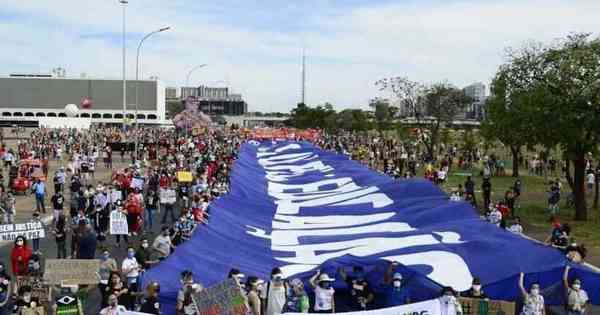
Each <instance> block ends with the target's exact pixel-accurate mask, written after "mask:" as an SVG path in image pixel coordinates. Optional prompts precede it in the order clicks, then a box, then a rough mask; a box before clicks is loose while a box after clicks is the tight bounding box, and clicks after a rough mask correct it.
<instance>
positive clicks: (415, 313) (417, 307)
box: [286, 299, 441, 315]
mask: <svg viewBox="0 0 600 315" xmlns="http://www.w3.org/2000/svg"><path fill="white" fill-rule="evenodd" d="M286 314H288V315H289V314H291V315H306V314H303V313H286ZM342 314H344V315H399V314H402V315H404V314H406V315H440V314H441V308H440V301H439V300H438V299H435V300H428V301H423V302H419V303H413V304H407V305H402V306H395V307H388V308H382V309H379V310H373V311H361V312H348V313H342Z"/></svg>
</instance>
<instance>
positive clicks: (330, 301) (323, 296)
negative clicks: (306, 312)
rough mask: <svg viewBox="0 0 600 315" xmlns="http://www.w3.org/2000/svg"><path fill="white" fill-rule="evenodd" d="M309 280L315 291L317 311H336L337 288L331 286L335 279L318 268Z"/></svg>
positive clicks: (315, 307) (315, 308)
mask: <svg viewBox="0 0 600 315" xmlns="http://www.w3.org/2000/svg"><path fill="white" fill-rule="evenodd" d="M309 281H310V284H311V286H312V287H313V289H314V291H315V306H314V310H315V313H335V298H334V294H335V290H334V289H333V288H332V287H331V284H332V283H333V282H334V281H335V280H334V279H332V278H329V275H328V274H326V273H321V271H320V270H317V273H316V274H315V275H314V276H312V277H311V278H310V280H309Z"/></svg>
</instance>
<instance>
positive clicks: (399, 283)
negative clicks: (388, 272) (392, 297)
mask: <svg viewBox="0 0 600 315" xmlns="http://www.w3.org/2000/svg"><path fill="white" fill-rule="evenodd" d="M400 286H402V282H401V281H398V280H396V281H394V288H399V287H400Z"/></svg>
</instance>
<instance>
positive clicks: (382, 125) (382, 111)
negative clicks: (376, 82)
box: [369, 98, 398, 131]
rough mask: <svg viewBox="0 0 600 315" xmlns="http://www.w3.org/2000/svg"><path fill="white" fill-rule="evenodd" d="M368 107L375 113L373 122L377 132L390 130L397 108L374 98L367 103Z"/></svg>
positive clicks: (383, 100) (386, 101)
mask: <svg viewBox="0 0 600 315" xmlns="http://www.w3.org/2000/svg"><path fill="white" fill-rule="evenodd" d="M369 107H371V108H372V109H373V111H374V112H375V122H376V123H377V129H378V130H379V131H382V130H387V129H390V128H391V125H392V122H393V120H394V116H395V114H396V112H397V110H398V109H397V108H396V107H393V106H391V105H390V103H389V101H388V100H386V99H381V98H374V99H372V100H371V101H370V102H369Z"/></svg>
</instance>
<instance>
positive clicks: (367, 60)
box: [0, 0, 600, 111]
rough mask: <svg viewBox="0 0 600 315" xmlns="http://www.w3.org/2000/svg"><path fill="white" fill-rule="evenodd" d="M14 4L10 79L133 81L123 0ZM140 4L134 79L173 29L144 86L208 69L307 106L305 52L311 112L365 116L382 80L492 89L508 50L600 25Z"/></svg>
mask: <svg viewBox="0 0 600 315" xmlns="http://www.w3.org/2000/svg"><path fill="white" fill-rule="evenodd" d="M5 2H7V3H4V5H3V7H2V8H0V40H2V42H3V53H2V54H0V72H3V73H4V74H8V73H10V72H28V71H39V72H47V71H49V69H51V68H52V67H56V66H63V67H64V68H66V69H67V71H68V74H69V75H74V76H78V75H79V74H80V73H82V72H85V73H87V74H88V76H92V77H94V76H97V77H113V78H119V77H120V76H121V18H122V16H121V7H120V5H119V4H118V1H117V0H115V1H108V0H106V1H104V0H103V1H94V0H86V1H83V0H82V1H72V0H55V1H22V0H6V1H5ZM129 2H130V4H129V5H128V8H127V29H128V42H127V54H128V55H127V56H128V57H127V68H128V71H127V73H128V76H129V77H133V76H134V74H135V69H134V66H135V48H136V46H137V43H138V41H139V39H140V38H141V37H142V36H143V34H145V33H147V32H150V31H152V30H155V29H158V28H160V27H163V26H165V25H170V26H172V30H170V31H168V32H164V33H161V34H158V35H155V37H153V38H152V39H149V40H148V41H146V42H145V43H144V46H143V54H142V77H145V78H147V77H149V76H153V75H156V76H158V77H159V78H161V80H163V81H165V82H166V84H168V85H173V86H181V85H183V84H185V77H186V74H187V71H188V70H189V69H190V68H191V67H193V66H195V65H197V64H201V63H206V64H208V66H207V67H205V68H202V69H200V70H198V71H197V72H195V73H194V74H193V75H192V77H191V81H192V82H193V83H195V84H202V83H208V82H215V81H226V82H228V83H229V84H230V85H231V86H232V88H233V90H235V91H236V92H241V93H243V95H244V97H245V99H246V100H247V102H248V103H249V107H250V108H251V109H253V110H262V111H287V110H289V109H290V108H291V107H293V106H294V105H295V103H297V102H298V100H299V98H300V62H301V60H300V55H301V48H302V46H303V45H305V46H306V51H307V56H308V68H307V79H308V81H307V100H308V102H309V103H310V104H317V103H323V102H331V103H333V104H335V105H336V106H337V107H338V108H347V107H363V108H364V107H366V104H367V101H368V99H370V98H372V97H373V96H375V95H377V94H378V91H377V89H376V88H375V86H374V85H373V82H374V81H376V80H377V79H379V78H382V77H386V76H392V75H393V76H395V75H407V76H409V77H410V78H413V79H415V80H422V81H426V82H432V81H440V80H449V81H450V82H452V83H454V84H456V85H459V86H461V85H466V84H469V83H471V82H474V81H483V82H488V81H489V80H490V78H491V77H492V76H493V75H494V72H495V70H496V69H497V67H498V65H500V64H501V63H502V62H503V51H504V48H506V47H507V46H519V45H520V44H521V43H522V42H524V41H526V40H529V39H535V40H541V41H546V42H548V41H551V40H553V39H555V38H559V37H564V36H565V35H566V34H568V33H569V32H575V31H577V32H581V31H594V30H597V29H598V28H599V27H600V21H599V19H597V16H598V13H599V12H600V2H598V1H591V0H590V1H586V0H579V1H578V0H532V1H519V0H502V1H501V0H488V1H468V0H462V1H381V0H380V1H366V0H365V1H363V0H349V1H343V2H342V1H321V0H307V1H294V2H289V1H286V2H280V1H279V2H278V1H274V0H265V1H260V2H258V1H242V0H227V1H221V2H218V3H216V2H215V3H211V2H208V1H194V0H170V1H140V0H130V1H129ZM221 84H222V83H221Z"/></svg>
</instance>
